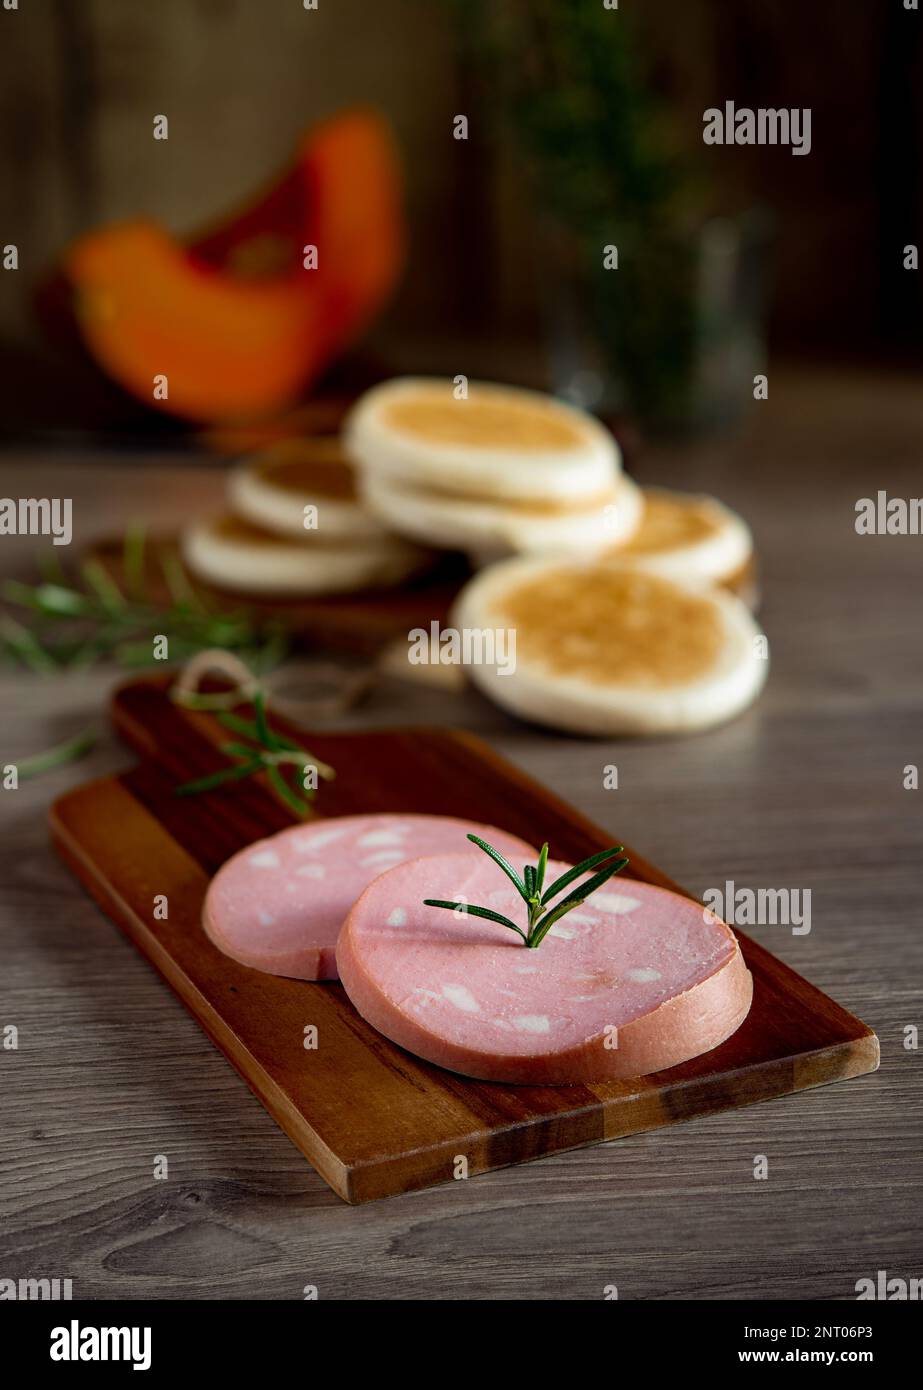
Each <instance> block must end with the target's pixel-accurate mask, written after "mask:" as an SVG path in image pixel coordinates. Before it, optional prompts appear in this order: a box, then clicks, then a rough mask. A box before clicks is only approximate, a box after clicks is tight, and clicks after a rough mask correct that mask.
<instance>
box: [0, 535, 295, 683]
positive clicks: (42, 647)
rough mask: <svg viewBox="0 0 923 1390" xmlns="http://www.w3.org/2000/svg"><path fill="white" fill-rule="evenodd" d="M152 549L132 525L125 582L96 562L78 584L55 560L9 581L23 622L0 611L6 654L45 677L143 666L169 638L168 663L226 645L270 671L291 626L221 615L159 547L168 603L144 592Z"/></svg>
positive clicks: (7, 595)
mask: <svg viewBox="0 0 923 1390" xmlns="http://www.w3.org/2000/svg"><path fill="white" fill-rule="evenodd" d="M147 559H148V548H147V544H146V540H145V535H144V531H143V529H142V528H141V527H140V526H137V525H135V526H130V527H129V528H128V529H127V531H126V532H125V536H124V539H123V544H122V566H121V568H122V573H123V576H124V580H123V587H120V586H119V585H118V584H117V583H116V581H115V580H114V579H113V578H112V576H111V574H110V573H109V571H108V570H107V569H106V567H105V566H104V565H103V564H101V562H100V561H99V560H97V559H88V560H84V561H83V562H82V564H81V565H80V566H79V582H72V581H71V580H70V579H69V578H68V576H67V575H66V574H65V572H64V570H63V568H62V567H61V565H60V563H59V562H58V561H57V558H56V557H53V558H52V560H51V561H50V562H46V563H45V564H44V566H43V568H44V576H43V578H42V580H41V582H40V583H38V584H25V583H22V582H21V581H19V580H8V581H7V582H6V583H5V584H3V586H2V588H0V595H2V597H3V598H4V599H6V601H7V603H9V604H12V605H14V606H15V607H16V608H18V609H20V610H22V615H23V616H22V620H21V621H20V619H19V618H17V617H14V616H13V615H12V614H11V613H4V614H0V657H3V658H5V659H6V660H7V661H12V662H14V663H15V664H17V665H19V666H21V667H25V668H27V669H29V670H32V671H34V672H36V673H37V674H41V675H49V674H51V673H53V672H60V671H66V670H74V669H79V668H82V667H85V666H90V665H93V664H94V663H96V662H98V661H102V660H111V661H114V662H116V663H117V664H118V665H120V666H122V667H127V668H132V669H137V668H140V667H144V666H151V665H154V664H155V662H154V652H153V643H154V640H155V638H164V637H165V638H166V639H167V643H166V647H167V653H168V655H167V657H166V659H165V663H164V664H166V662H167V661H169V662H170V663H175V662H177V661H180V662H182V661H186V660H188V659H189V658H190V657H191V656H194V655H195V654H196V653H197V652H200V651H204V650H206V649H208V648H210V647H222V648H224V649H226V650H228V651H234V652H238V653H239V654H240V655H241V656H242V657H243V659H244V660H245V661H246V662H247V664H248V665H249V666H250V667H251V668H252V669H254V670H255V671H258V672H261V673H265V672H266V671H268V670H271V669H272V668H273V667H274V666H277V665H278V664H279V662H280V661H281V660H282V659H283V658H284V657H285V655H286V654H287V652H288V647H289V642H288V638H287V635H286V631H285V627H284V625H283V624H282V623H280V622H279V621H278V620H274V619H268V620H265V619H260V618H259V617H258V616H255V615H253V614H251V613H248V612H247V611H246V610H243V609H241V610H239V611H228V612H217V611H214V610H213V609H211V608H210V607H209V606H208V604H207V603H206V602H205V600H204V599H203V598H202V596H201V595H200V594H199V593H197V592H196V590H195V589H194V588H193V587H192V585H191V584H190V583H189V581H188V579H187V577H186V574H185V572H184V570H183V568H182V565H181V564H180V562H179V559H178V558H177V556H176V555H174V554H172V553H169V552H163V551H160V552H157V553H156V561H157V564H158V567H159V570H160V573H161V575H162V577H163V579H164V581H165V583H166V586H167V590H168V592H169V595H170V600H169V602H168V603H161V604H158V603H153V602H151V601H150V600H149V599H148V598H147V597H146V596H145V590H144V576H145V573H146V567H147Z"/></svg>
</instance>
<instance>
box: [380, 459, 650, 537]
mask: <svg viewBox="0 0 923 1390" xmlns="http://www.w3.org/2000/svg"><path fill="white" fill-rule="evenodd" d="M361 486H362V495H363V497H364V499H365V501H366V503H367V504H368V507H369V509H370V510H371V511H373V512H374V513H375V515H376V516H378V517H380V518H381V520H382V522H383V523H385V524H386V525H387V526H389V527H390V528H391V529H392V530H393V531H398V532H400V534H401V535H404V536H409V537H410V538H412V539H413V540H416V541H420V542H422V543H424V544H426V545H433V546H441V547H446V548H448V549H452V550H468V551H474V552H476V553H478V554H481V555H484V554H492V555H493V556H494V557H495V558H496V557H498V556H501V555H505V554H510V553H514V554H515V553H518V552H529V551H541V552H543V553H547V552H548V551H559V552H561V553H567V552H574V553H577V554H584V555H585V554H588V553H591V554H592V553H595V552H597V551H599V550H603V549H605V548H606V547H608V546H611V545H612V544H613V543H614V542H616V541H618V540H619V539H621V538H625V539H627V538H628V537H629V536H630V535H631V534H632V532H633V531H634V529H635V527H636V526H637V524H638V520H639V518H640V515H641V492H640V489H639V488H638V487H636V485H635V484H634V483H633V482H632V481H631V479H630V478H629V477H627V476H626V475H625V474H622V475H620V476H619V477H618V478H617V479H616V481H615V483H614V485H613V486H612V487H610V489H609V490H608V492H605V493H603V494H601V496H599V497H598V498H596V499H594V500H593V502H591V503H587V502H581V503H580V504H579V505H578V504H573V505H571V506H561V505H554V504H550V503H545V504H543V505H542V504H538V503H526V502H520V503H512V502H508V501H507V502H499V501H478V500H476V499H474V498H462V497H451V496H448V495H446V494H445V493H441V492H433V491H430V490H424V489H422V488H415V487H410V486H408V485H407V484H406V483H397V482H395V481H394V480H393V479H391V478H386V477H379V476H377V475H376V474H375V473H373V472H370V473H367V474H366V475H365V477H364V478H363V480H362V485H361Z"/></svg>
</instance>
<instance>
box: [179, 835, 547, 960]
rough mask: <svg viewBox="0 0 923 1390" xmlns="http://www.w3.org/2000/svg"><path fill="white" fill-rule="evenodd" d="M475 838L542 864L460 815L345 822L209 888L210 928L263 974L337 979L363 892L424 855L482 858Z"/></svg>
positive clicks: (256, 847)
mask: <svg viewBox="0 0 923 1390" xmlns="http://www.w3.org/2000/svg"><path fill="white" fill-rule="evenodd" d="M469 833H473V834H475V835H480V836H481V837H482V838H483V839H486V840H487V841H488V842H489V843H490V844H492V845H493V846H494V847H495V848H497V849H499V850H500V852H501V854H505V855H508V856H512V858H513V859H514V860H515V862H516V863H517V864H521V863H522V862H523V861H524V860H530V861H531V860H533V859H534V858H535V854H536V851H535V850H534V849H533V848H532V847H531V845H528V844H527V843H526V842H525V841H524V840H520V839H519V838H518V837H517V836H515V835H508V834H507V833H506V831H504V830H497V829H495V827H494V826H490V825H481V824H479V823H478V822H476V821H465V820H456V819H455V817H454V816H423V815H409V814H407V815H404V814H399V813H395V814H393V815H367V816H336V817H334V818H332V819H329V820H319V821H315V822H314V823H313V824H311V825H295V826H292V828H291V829H290V830H282V831H280V832H279V834H278V835H272V836H270V838H269V839H267V840H259V841H257V842H256V843H255V844H252V845H248V846H247V848H246V849H242V850H241V851H240V852H239V853H238V854H235V855H234V856H233V857H232V858H231V859H229V860H228V861H227V863H226V864H224V865H222V867H221V868H220V869H219V870H218V872H217V874H216V875H215V877H214V878H213V879H212V881H211V883H210V884H209V888H208V893H207V894H206V897H205V906H204V908H203V912H202V925H203V926H204V928H205V931H206V933H207V935H208V936H209V937H210V939H211V940H212V941H213V942H214V944H215V945H216V946H217V947H218V949H219V950H221V951H223V952H224V954H225V955H227V956H232V957H233V958H234V960H237V961H240V963H241V964H242V965H249V966H251V967H252V968H253V969H254V970H264V971H266V972H267V973H268V974H270V975H288V976H290V977H292V978H294V979H298V980H335V979H336V978H337V969H336V954H335V953H336V942H337V937H338V935H339V932H340V928H341V926H342V925H343V922H344V921H345V919H346V915H347V913H348V912H349V909H350V908H351V907H352V905H353V903H354V902H355V900H356V898H358V896H359V894H360V893H361V892H362V891H363V889H365V888H367V887H368V885H369V884H370V883H371V882H372V880H373V879H374V878H377V877H378V875H379V874H380V873H383V872H384V871H385V870H386V869H390V868H393V867H394V865H395V864H402V863H403V862H404V861H405V860H406V859H410V858H414V857H415V856H417V855H420V854H442V853H446V852H450V853H455V852H461V853H462V856H463V857H464V855H465V854H471V855H480V856H481V857H483V854H482V851H481V850H479V849H477V848H476V847H475V846H474V845H472V844H470V843H469V842H468V841H467V840H466V839H465V836H466V835H468V834H469ZM392 915H393V914H392ZM394 920H395V921H397V918H396V917H395V918H394Z"/></svg>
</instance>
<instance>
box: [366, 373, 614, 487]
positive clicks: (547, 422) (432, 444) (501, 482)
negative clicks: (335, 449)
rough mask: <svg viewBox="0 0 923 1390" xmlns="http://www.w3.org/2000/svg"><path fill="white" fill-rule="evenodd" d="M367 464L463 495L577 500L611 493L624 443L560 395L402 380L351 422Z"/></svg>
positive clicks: (376, 391)
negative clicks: (462, 391)
mask: <svg viewBox="0 0 923 1390" xmlns="http://www.w3.org/2000/svg"><path fill="white" fill-rule="evenodd" d="M344 428H345V440H346V446H347V449H348V452H349V454H350V457H351V458H352V459H353V460H354V461H355V462H356V463H357V464H358V465H359V466H361V467H362V468H363V469H365V470H367V471H369V472H372V473H375V474H376V475H378V476H380V477H388V478H391V479H394V480H395V481H400V482H404V483H407V484H409V485H410V486H413V487H418V488H429V489H433V490H437V491H442V492H446V493H448V494H452V495H455V496H458V497H475V498H479V499H482V500H483V499H493V500H496V499H501V500H502V499H507V500H510V501H514V502H515V501H525V502H529V501H534V500H536V499H537V500H540V501H547V502H560V503H564V504H567V503H572V502H577V501H580V500H581V499H586V500H588V501H592V500H593V499H595V498H598V497H600V496H601V495H603V494H605V493H607V492H608V491H609V490H610V489H611V486H612V483H613V481H614V477H615V475H616V473H617V472H618V470H619V467H620V457H619V450H618V446H617V444H616V442H615V440H614V439H613V437H612V435H611V434H610V433H609V431H608V430H607V429H605V428H604V426H603V425H601V424H600V422H599V421H598V420H596V419H594V417H593V416H592V415H588V414H587V413H586V412H585V411H582V410H578V409H577V408H576V407H574V406H570V405H564V404H563V403H562V402H561V401H558V400H555V399H554V398H553V397H552V396H545V395H542V394H541V393H539V392H537V391H523V390H520V389H518V388H514V387H511V386H496V385H491V384H489V383H482V382H472V383H470V385H469V388H468V394H467V397H466V398H464V399H457V398H456V388H455V385H454V383H453V382H452V381H450V380H448V379H446V380H439V379H431V378H422V377H403V378H399V379H397V380H395V381H389V382H385V383H384V384H383V385H381V386H376V387H375V388H373V390H371V391H367V392H366V394H365V395H364V396H362V397H360V399H359V400H358V401H357V403H356V405H355V406H354V407H353V410H352V412H351V413H350V415H349V417H348V418H347V421H346V424H345V427H344Z"/></svg>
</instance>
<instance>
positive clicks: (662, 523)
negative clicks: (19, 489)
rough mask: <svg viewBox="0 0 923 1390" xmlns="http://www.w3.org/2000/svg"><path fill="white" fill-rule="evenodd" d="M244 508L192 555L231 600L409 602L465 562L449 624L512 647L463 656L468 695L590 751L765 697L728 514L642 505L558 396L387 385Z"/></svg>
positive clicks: (712, 719)
mask: <svg viewBox="0 0 923 1390" xmlns="http://www.w3.org/2000/svg"><path fill="white" fill-rule="evenodd" d="M228 497H229V504H230V508H229V511H228V513H227V514H226V515H224V516H222V517H219V518H218V519H217V520H216V521H214V522H211V523H208V524H205V525H200V526H193V527H190V528H189V530H188V531H187V532H186V533H185V535H184V537H183V554H184V558H185V560H186V562H187V564H188V565H189V567H190V569H191V570H192V571H193V572H194V573H195V574H197V575H199V576H200V577H201V578H203V579H206V580H208V581H210V582H211V583H213V584H215V585H217V586H219V587H221V588H225V589H231V590H236V591H239V592H244V593H259V594H264V595H278V596H280V597H281V596H288V597H293V596H302V595H303V596H308V595H319V594H332V593H340V592H346V591H350V590H355V589H364V588H371V587H376V586H380V585H390V584H396V583H399V582H400V581H401V580H403V579H406V578H407V577H408V576H410V575H411V574H413V573H414V572H416V571H417V570H419V569H420V568H421V567H422V566H423V565H425V564H426V562H427V560H428V558H430V557H431V555H432V549H433V548H436V549H450V550H462V551H466V552H467V553H468V555H469V556H470V558H471V560H472V562H473V564H474V565H475V567H476V568H477V570H478V572H477V573H476V574H475V576H474V578H473V579H472V580H471V581H470V582H469V583H468V584H467V586H466V587H465V589H464V590H463V591H462V593H461V595H460V596H459V599H458V602H457V605H456V609H455V615H454V618H453V622H454V623H455V624H456V625H457V626H458V628H459V629H460V630H461V632H462V634H464V632H465V631H466V630H476V631H479V632H482V631H486V632H488V633H489V632H491V631H494V632H496V631H498V630H500V629H502V630H503V632H504V634H505V635H506V638H507V640H504V641H503V642H501V643H497V644H491V643H490V642H481V641H479V642H470V643H467V644H466V643H465V642H464V641H462V642H461V644H460V650H461V651H462V652H464V651H466V650H468V651H476V652H478V653H480V654H481V655H480V656H479V657H478V658H477V659H476V660H474V661H471V663H470V664H469V666H468V675H469V677H470V679H471V680H472V681H473V682H474V684H476V685H477V686H479V687H480V688H481V689H482V690H483V691H484V692H485V693H486V694H487V695H489V696H490V698H491V699H493V700H495V701H496V702H497V703H498V704H500V705H502V706H504V707H505V708H507V709H509V710H511V711H514V712H515V713H517V714H520V715H523V716H525V717H527V718H529V719H533V720H536V721H539V722H542V723H547V724H550V725H553V726H554V727H556V728H562V729H568V730H573V731H575V732H579V733H586V734H614V733H640V732H656V731H664V732H672V731H679V730H684V729H695V728H703V727H706V726H708V725H710V724H715V723H717V722H719V721H721V720H724V719H727V718H729V717H731V716H732V715H733V714H735V713H737V712H738V711H739V710H741V709H743V708H744V707H745V706H746V705H747V704H749V703H750V701H751V700H752V699H753V698H754V697H755V695H756V694H757V693H758V691H759V689H760V687H761V685H762V683H763V681H764V679H765V675H766V670H767V661H766V642H765V638H763V636H762V634H761V633H760V630H759V628H758V627H757V625H756V622H755V621H754V619H753V616H752V614H751V613H750V611H749V609H748V607H747V606H746V604H745V603H744V602H742V600H741V599H740V598H739V597H738V596H737V594H736V593H735V592H733V590H735V589H739V588H740V581H741V577H742V576H743V575H744V574H745V573H746V572H747V570H748V567H749V566H750V563H751V557H752V540H751V536H750V531H749V529H748V527H747V526H746V524H745V523H744V522H743V521H742V520H741V518H740V517H739V516H737V515H736V514H735V513H734V512H732V511H730V510H729V509H728V508H727V507H725V506H724V505H722V503H720V502H718V501H717V500H716V499H714V498H712V497H700V496H693V495H691V494H683V493H679V492H670V491H667V490H664V489H660V488H643V489H642V488H639V487H638V486H637V485H636V484H635V483H634V482H632V480H631V479H630V478H629V477H628V476H627V475H626V474H625V472H624V471H623V469H622V461H621V456H620V453H619V449H618V445H617V444H616V442H615V439H614V438H613V436H612V435H611V433H610V432H609V431H608V430H607V429H606V428H605V427H604V426H603V425H602V424H601V423H600V422H599V421H598V420H597V419H595V418H594V417H593V416H592V415H589V414H587V413H586V412H585V411H582V410H579V409H577V408H576V407H574V406H570V405H566V404H564V403H563V402H561V401H558V400H555V399H554V398H552V397H551V396H547V395H542V394H541V393H539V392H534V391H524V390H519V389H516V388H513V387H508V386H500V385H495V384H490V383H480V382H472V383H468V382H466V381H465V380H464V379H463V378H456V379H455V380H454V381H452V380H441V379H436V378H399V379H397V380H393V381H388V382H385V383H384V384H383V385H380V386H376V387H374V388H373V389H372V390H371V391H368V392H366V393H365V395H363V396H362V397H361V398H360V399H359V401H358V402H357V403H356V405H355V406H354V407H353V409H352V411H351V413H350V414H349V416H348V417H347V420H346V422H345V425H344V429H343V433H342V436H341V438H340V439H339V440H337V439H304V440H290V441H287V442H286V443H285V444H282V445H278V446H276V447H275V448H274V449H272V450H269V451H267V452H266V453H265V454H262V455H260V456H258V457H257V458H255V459H251V460H249V461H247V462H245V463H243V464H241V465H240V466H239V467H238V468H237V469H236V470H235V471H234V472H233V473H232V475H231V478H230V484H229V489H228ZM510 638H512V639H513V642H514V644H515V646H514V647H513V645H512V644H511V641H510V640H508V639H510ZM495 650H502V651H503V653H504V660H503V662H502V663H493V662H492V661H491V660H490V659H489V655H490V653H491V652H492V651H495ZM511 650H515V659H514V660H510V652H511ZM485 654H486V655H485Z"/></svg>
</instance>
